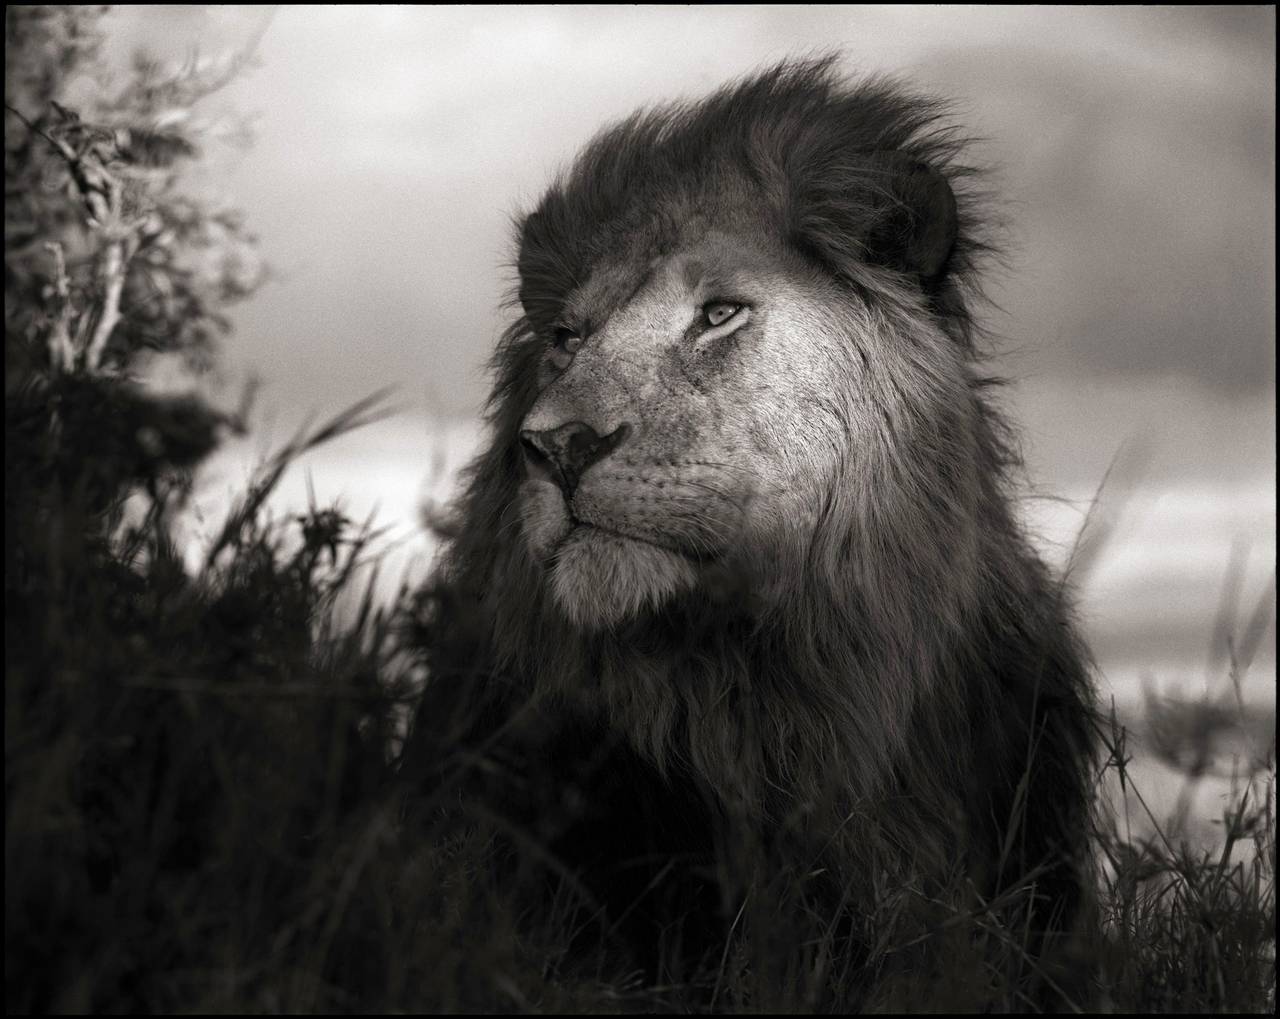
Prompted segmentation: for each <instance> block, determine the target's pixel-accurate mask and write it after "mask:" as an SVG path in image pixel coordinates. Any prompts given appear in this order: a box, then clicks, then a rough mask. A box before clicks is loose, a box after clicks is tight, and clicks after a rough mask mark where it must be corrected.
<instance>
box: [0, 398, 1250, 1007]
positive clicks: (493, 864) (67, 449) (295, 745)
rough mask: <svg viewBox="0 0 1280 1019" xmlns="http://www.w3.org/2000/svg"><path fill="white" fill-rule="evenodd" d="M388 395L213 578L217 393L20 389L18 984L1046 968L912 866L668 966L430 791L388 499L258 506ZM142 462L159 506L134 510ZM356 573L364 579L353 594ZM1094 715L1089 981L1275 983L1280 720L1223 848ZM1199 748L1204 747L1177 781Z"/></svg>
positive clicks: (535, 996) (10, 995)
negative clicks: (826, 905) (609, 937)
mask: <svg viewBox="0 0 1280 1019" xmlns="http://www.w3.org/2000/svg"><path fill="white" fill-rule="evenodd" d="M375 412H376V408H375V407H374V405H373V402H372V401H364V402H362V403H361V404H358V405H356V406H355V407H353V408H351V409H350V410H349V411H347V412H345V413H343V414H340V415H338V416H336V417H335V418H334V419H333V420H331V421H329V422H327V423H325V424H323V425H321V426H320V427H319V428H317V429H315V430H314V431H311V432H308V433H305V434H303V435H300V436H298V437H297V439H296V440H295V441H294V442H293V443H290V444H289V445H288V446H286V448H285V449H284V450H282V452H281V453H280V455H279V456H277V457H276V458H274V459H273V460H271V461H269V462H268V463H267V464H266V465H265V467H264V468H263V470H262V471H261V472H260V474H259V475H258V477H257V478H255V479H254V481H253V483H252V484H251V485H250V487H249V490H248V492H247V493H246V494H245V496H244V498H243V499H242V500H241V502H240V503H239V504H237V506H236V507H234V508H233V510H232V511H231V513H230V514H229V516H228V518H227V522H226V525H225V526H224V527H223V528H222V530H221V531H220V532H219V535H218V537H217V538H216V540H215V541H214V542H213V544H212V546H211V548H210V551H209V553H208V555H207V557H206V558H205V561H204V564H203V566H202V568H201V569H200V570H199V571H197V572H195V573H192V572H190V571H189V570H188V569H186V568H185V567H184V565H183V560H182V556H181V555H180V551H179V550H178V549H177V548H176V547H175V544H174V541H173V539H172V537H171V528H170V521H171V519H172V516H173V513H174V510H175V509H176V508H177V507H178V506H179V505H180V504H181V502H182V499H183V498H184V496H185V493H186V492H187V491H188V489H189V478H190V472H191V470H193V469H194V468H195V467H196V466H197V465H198V464H199V462H200V460H201V459H203V457H204V456H205V455H207V453H208V452H209V450H211V449H212V448H213V447H214V445H216V442H217V437H218V433H219V429H220V428H221V427H222V423H221V421H220V419H219V418H218V416H217V415H215V414H213V413H212V412H209V411H208V410H207V408H203V407H202V405H200V404H198V403H195V402H192V401H186V402H184V401H172V400H171V401H156V400H155V399H153V398H150V397H147V396H145V394H142V393H140V392H138V391H137V390H134V389H131V388H130V387H128V386H127V385H125V384H123V383H119V382H115V381H112V380H110V379H103V378H99V379H86V378H81V377H76V376H62V377H59V378H55V379H52V380H49V379H45V380H43V381H40V380H38V379H29V380H28V381H27V382H26V383H24V384H23V385H21V386H19V387H18V388H17V389H15V390H14V391H11V392H10V393H9V395H8V398H7V400H6V430H5V434H6V456H5V475H6V492H5V512H6V542H5V567H6V568H5V595H6V611H5V671H6V676H5V821H6V846H5V881H6V896H5V958H6V963H5V966H6V980H5V997H6V1008H7V1010H8V1011H10V1012H22V1013H25V1012H45V1011H54V1012H84V1011H138V1012H159V1011H177V1010H181V1011H266V1012H276V1011H289V1012H312V1011H317V1012H324V1011H333V1012H348V1011H356V1010H359V1011H401V1010H403V1011H499V1010H501V1011H535V1012H537V1011H632V1010H650V1011H656V1010H692V1009H697V1010H711V1011H759V1010H772V1009H777V1010H779V1011H833V1010H838V1009H840V1008H842V1007H847V1006H849V1005H850V1004H851V1003H852V1004H855V1005H858V1006H860V1007H863V1008H866V1009H869V1010H877V1009H881V1010H883V1009H900V1008H901V1009H913V1010H939V1009H950V1008H959V1009H974V1010H978V1009H983V1010H985V1009H992V1010H1001V1011H1003V1010H1022V1009H1024V1008H1025V1007H1027V1005H1028V1003H1029V999H1028V998H1027V997H1026V988H1027V986H1029V984H1030V983H1031V982H1033V981H1034V980H1037V979H1041V978H1043V976H1044V974H1036V973H1033V972H1028V969H1029V968H1033V967H1034V965H1035V963H1034V962H1033V961H1032V959H1031V956H1032V953H1030V952H1029V951H1028V950H1027V937H1028V935H1027V934H1026V931H1025V928H1023V927H1021V926H1019V925H1018V924H1017V922H1016V917H1017V916H1018V915H1019V909H1018V905H1019V904H1018V903H1017V902H1012V901H1011V902H998V903H991V902H979V901H973V900H969V903H968V905H966V907H965V908H963V909H961V908H959V907H955V906H950V907H946V908H945V909H944V908H941V907H939V905H938V903H937V902H936V901H930V897H929V896H928V895H926V894H925V893H924V892H923V891H922V890H920V889H916V888H904V887H894V886H889V885H886V886H885V887H884V888H882V889H881V891H880V894H879V895H878V896H877V901H876V903H875V907H874V909H872V910H870V911H869V912H868V913H867V914H866V915H863V916H860V917H858V918H856V921H855V923H854V927H855V929H854V930H853V931H841V930H837V929H836V928H834V927H831V926H827V927H825V928H823V927H822V926H821V925H819V926H818V927H817V928H816V930H817V932H818V934H817V936H816V937H812V938H809V939H807V940H804V941H803V942H802V943H798V941H797V938H796V937H795V931H794V929H793V928H791V927H790V926H789V925H788V923H787V922H786V920H785V918H781V919H780V918H779V917H778V915H777V914H774V913H768V912H767V910H766V911H765V913H764V915H760V916H755V917H752V916H750V915H747V914H750V912H751V910H752V909H756V908H763V904H766V903H767V902H768V900H767V899H764V898H762V899H760V900H759V901H757V902H756V903H755V904H754V905H753V906H751V907H750V908H748V909H747V910H746V913H744V914H743V915H741V916H739V917H738V920H737V922H735V927H736V928H737V929H739V930H744V931H750V932H751V934H750V936H749V937H743V938H739V939H734V940H731V941H730V942H729V943H728V944H727V945H726V946H725V947H724V949H723V951H721V952H720V953H718V954H716V955H715V956H714V957H712V958H710V959H709V960H708V962H707V964H706V965H705V966H704V967H702V968H701V969H699V970H697V971H695V972H690V973H687V974H681V975H679V977H678V978H672V979H670V980H665V981H663V982H661V983H654V982H652V981H650V980H648V979H646V978H645V977H644V976H643V975H642V974H641V973H640V972H639V971H638V970H637V968H636V965H635V963H634V961H633V960H632V959H630V958H629V957H628V956H627V955H626V953H625V952H620V951H618V950H617V949H616V948H615V947H614V946H613V945H612V944H611V943H607V942H601V943H597V942H596V941H595V940H593V939H592V938H591V937H590V936H588V937H586V938H584V937H583V935H582V931H584V930H590V929H593V928H591V927H590V923H591V921H592V918H593V914H592V904H591V903H590V901H589V899H588V897H586V896H584V895H583V894H582V893H581V891H580V889H578V888H577V887H576V885H575V882H574V878H573V875H572V874H569V873H564V872H563V871H562V870H561V869H558V867H557V865H556V862H555V861H554V860H549V859H546V858H545V854H541V855H540V853H539V845H538V839H537V836H536V833H534V832H512V831H509V830H506V829H505V828H504V827H503V824H502V822H501V821H500V820H498V819H496V818H492V817H488V816H486V815H485V814H484V812H483V811H482V810H481V809H480V808H479V807H478V806H477V805H474V804H468V803H466V802H464V801H463V800H462V799H461V798H460V792H459V789H458V788H457V787H451V786H449V785H448V784H447V783H442V784H440V785H439V786H438V787H436V788H428V789H426V790H423V789H421V788H417V789H416V790H415V791H414V795H413V797H412V798H410V797H408V796H407V795H406V793H407V789H406V787H405V785H404V784H403V782H402V777H401V775H400V770H399V761H398V760H397V757H396V752H395V751H396V747H397V745H398V744H397V740H396V736H397V732H398V726H399V723H400V719H402V718H403V715H404V712H405V711H406V710H409V709H410V708H411V706H412V703H413V698H414V692H415V689H416V688H417V687H418V686H419V685H420V683H421V681H422V676H421V674H420V670H419V667H418V664H417V662H418V657H417V656H416V654H415V647H414V639H417V638H416V637H414V638H413V639H411V635H415V634H416V635H420V634H421V632H422V631H421V629H420V628H419V627H417V626H416V624H415V621H416V619H417V615H418V613H420V611H421V604H420V603H419V602H418V601H416V600H415V598H414V597H413V596H412V595H411V594H410V593H409V592H403V593H402V597H401V598H400V599H399V600H398V601H397V602H396V603H395V604H394V605H391V606H380V605H378V604H377V603H376V602H375V600H374V598H373V596H372V590H373V586H372V581H370V580H369V579H368V577H367V574H364V573H362V572H361V570H360V564H361V562H362V561H364V560H366V559H367V558H368V554H369V548H370V541H371V538H372V535H371V533H370V531H369V529H368V528H367V527H364V528H361V527H358V526H356V524H355V523H354V522H352V521H350V520H348V519H347V518H346V517H345V516H343V515H342V514H341V513H340V512H339V511H337V510H336V509H332V508H323V507H317V506H312V507H310V508H309V509H308V510H307V511H306V512H305V513H303V514H301V515H300V516H299V517H296V518H290V519H284V520H277V521H272V520H271V519H270V518H269V517H268V515H267V513H266V510H265V506H266V502H267V497H268V495H269V494H270V492H271V490H272V488H273V486H274V485H275V484H276V483H277V482H278V481H279V479H280V477H281V475H282V474H283V472H284V471H286V470H287V469H289V466H290V464H291V462H292V461H293V460H294V459H295V458H296V457H297V456H298V455H299V454H300V453H302V452H303V451H305V450H306V449H309V448H311V447H313V446H314V445H315V444H316V443H318V442H320V441H324V440H325V439H326V438H328V437H332V436H334V435H337V434H340V433H341V432H343V431H344V430H346V429H348V428H350V427H354V426H356V425H358V424H359V423H360V422H361V421H363V420H366V419H367V418H368V417H369V416H370V415H371V414H373V413H375ZM137 491H141V492H143V493H145V497H144V500H145V504H146V506H147V507H148V509H147V512H146V513H144V514H143V515H142V516H141V518H140V519H139V518H133V519H130V518H129V517H128V515H127V514H126V513H125V512H124V504H125V499H126V496H128V495H129V494H130V493H131V492H137ZM362 585H363V586H362ZM342 597H352V598H354V601H355V605H356V608H355V610H354V611H353V612H350V613H348V614H346V615H345V616H344V617H343V620H342V621H341V622H339V621H338V616H336V615H335V614H334V612H333V611H332V609H333V606H334V604H335V602H336V601H337V600H338V599H340V598H342ZM1252 632H1254V628H1253V627H1252V624H1251V626H1250V627H1246V635H1247V634H1249V633H1252ZM1239 658H1240V656H1236V657H1235V658H1233V661H1234V662H1236V664H1235V665H1233V668H1237V671H1238V666H1239ZM1193 730H1194V727H1193ZM1195 731H1199V730H1195ZM1204 731H1206V732H1208V731H1210V730H1204ZM1105 737H1106V743H1107V750H1108V761H1107V767H1106V768H1105V769H1104V772H1105V774H1104V775H1102V776H1100V777H1099V782H1100V788H1101V787H1102V784H1103V783H1104V782H1110V783H1113V784H1114V785H1115V786H1117V787H1118V788H1119V790H1120V794H1121V798H1120V800H1119V805H1118V807H1117V808H1116V810H1115V812H1114V813H1115V821H1114V822H1113V823H1111V824H1109V825H1104V826H1103V827H1102V829H1101V830H1100V831H1099V832H1098V838H1097V844H1098V849H1099V856H1100V861H1101V863H1102V866H1101V867H1100V884H1099V889H1098V903H1099V914H1100V930H1099V932H1098V940H1097V944H1096V945H1094V946H1090V947H1089V952H1088V953H1087V956H1086V957H1085V958H1083V959H1082V960H1079V961H1078V965H1077V969H1076V972H1077V975H1079V974H1080V973H1083V974H1084V979H1083V980H1082V981H1081V983H1080V986H1079V987H1078V988H1077V989H1076V990H1075V991H1073V996H1069V997H1068V1002H1069V1003H1070V1004H1074V1005H1077V1006H1078V1007H1080V1008H1087V1007H1091V1006H1093V1007H1096V1006H1099V1005H1107V1004H1109V1005H1110V1006H1112V1007H1114V1008H1115V1009H1117V1010H1121V1011H1161V1010H1165V1011H1264V1010H1270V1009H1271V1008H1272V1007H1273V1006H1274V931H1275V886H1274V875H1275V816H1274V803H1275V799H1274V795H1275V786H1274V777H1275V761H1274V744H1273V750H1272V752H1271V754H1269V755H1266V756H1265V757H1264V758H1263V759H1261V760H1258V761H1252V762H1248V765H1247V767H1245V769H1244V771H1243V772H1242V775H1241V781H1240V784H1239V787H1238V790H1237V795H1236V796H1235V798H1234V799H1233V802H1232V803H1231V804H1230V806H1229V808H1228V809H1227V810H1226V811H1225V816H1224V818H1223V822H1224V823H1223V831H1222V838H1221V840H1220V844H1219V845H1217V846H1214V847H1213V848H1212V849H1205V848H1194V847H1193V846H1192V845H1191V844H1190V843H1187V842H1185V841H1183V840H1181V839H1180V837H1179V834H1178V831H1177V830H1176V828H1175V827H1173V826H1169V825H1168V824H1167V823H1166V822H1167V821H1168V820H1169V819H1167V818H1162V817H1156V816H1151V817H1149V818H1148V821H1149V822H1150V824H1149V826H1148V827H1149V829H1150V830H1151V831H1154V832H1155V834H1154V835H1153V836H1150V837H1148V836H1138V835H1135V834H1134V832H1133V829H1132V828H1131V827H1129V826H1127V824H1126V818H1128V819H1129V820H1130V821H1132V815H1133V814H1136V813H1141V812H1142V811H1143V810H1144V809H1145V808H1144V803H1145V801H1144V799H1143V796H1142V792H1141V790H1139V789H1137V788H1136V787H1135V786H1134V784H1133V781H1132V777H1131V776H1130V775H1129V772H1128V765H1129V761H1130V757H1129V754H1130V738H1129V734H1128V732H1127V731H1126V730H1125V729H1124V727H1123V726H1121V725H1120V724H1119V722H1118V721H1116V720H1115V719H1114V715H1113V720H1112V726H1111V727H1110V728H1109V729H1108V731H1107V732H1106V734H1105ZM1205 757H1206V754H1204V753H1201V754H1199V755H1197V754H1194V753H1193V754H1192V755H1190V758H1189V759H1190V760H1191V764H1189V765H1185V766H1184V771H1185V773H1186V781H1187V782H1188V783H1194V782H1197V781H1200V780H1201V779H1202V778H1203V774H1204V765H1203V764H1199V765H1197V764H1196V763H1195V762H1196V761H1198V760H1201V759H1202V758H1205ZM1177 759H1178V760H1180V761H1184V762H1185V761H1186V760H1188V758H1187V757H1185V756H1182V757H1178V758H1177ZM1197 769H1199V770H1197ZM1174 820H1175V821H1176V820H1177V819H1176V818H1174ZM512 847H515V852H514V856H515V857H516V861H515V862H514V863H513V849H512ZM531 875H532V878H531ZM547 889H550V891H548V890H547ZM944 898H945V897H944ZM789 901H791V903H792V905H794V906H797V908H802V907H803V905H804V904H803V902H801V901H798V900H789ZM956 901H961V900H960V899H959V897H957V898H956ZM924 907H927V908H926V909H925V910H924V913H923V914H922V908H924ZM921 915H927V916H929V918H930V920H929V924H928V925H927V926H926V927H925V928H923V929H922V928H921V926H920V924H919V922H918V919H919V917H920V916H921ZM575 932H576V933H577V935H578V936H577V937H576V938H575V937H574V934H575ZM855 942H856V943H857V944H859V945H861V946H863V948H862V949H861V950H860V951H859V952H858V953H856V954H855V953H852V952H850V951H849V949H848V946H849V944H851V943H855ZM571 943H572V944H571ZM926 943H927V945H928V946H929V947H930V948H931V951H930V953H929V954H928V955H927V956H926V955H925V954H924V953H922V951H921V949H922V948H923V947H925V945H926ZM925 958H929V959H932V960H934V961H933V962H931V963H930V964H929V965H930V968H929V969H928V970H921V969H920V968H918V967H919V966H920V965H924V963H923V962H922V961H921V960H923V959H925ZM868 987H875V988H877V990H875V991H874V992H873V993H870V994H869V993H868V992H867V988H868Z"/></svg>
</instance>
